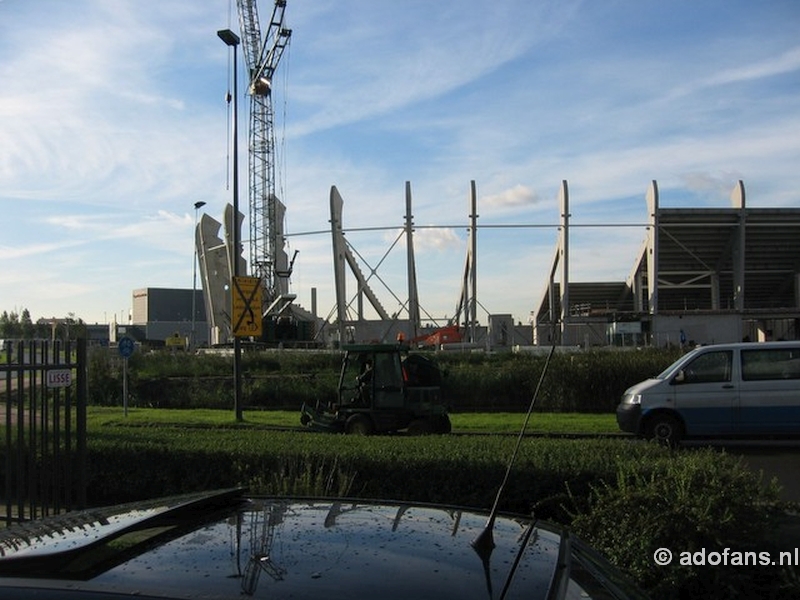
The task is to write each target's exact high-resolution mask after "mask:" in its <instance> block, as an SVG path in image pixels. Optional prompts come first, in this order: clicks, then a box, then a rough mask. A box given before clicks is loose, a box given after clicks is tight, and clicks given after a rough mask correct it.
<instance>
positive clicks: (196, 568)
mask: <svg viewBox="0 0 800 600" xmlns="http://www.w3.org/2000/svg"><path fill="white" fill-rule="evenodd" d="M486 521H487V515H486V514H485V513H483V512H481V511H475V510H471V509H466V508H459V507H455V506H443V505H428V504H419V503H392V502H381V501H369V500H361V499H315V498H277V497H247V496H246V495H245V494H244V493H243V491H242V490H223V491H221V492H216V493H211V494H199V495H192V496H181V497H175V498H170V499H162V500H158V501H151V502H146V503H137V504H128V505H122V506H119V507H112V508H108V509H93V510H89V511H84V512H81V513H73V514H68V515H63V516H61V517H55V518H51V519H45V520H42V521H40V522H36V523H35V524H34V523H29V524H27V525H24V526H15V527H11V528H9V529H7V530H4V531H2V532H0V554H2V557H0V598H2V597H3V589H4V586H6V587H7V586H14V585H19V586H23V587H25V586H27V587H31V586H44V587H50V588H52V587H53V586H54V585H55V583H54V582H55V581H57V580H58V581H68V582H69V584H68V585H65V586H63V587H62V588H61V589H62V591H63V590H72V591H73V592H77V591H84V592H88V591H90V590H92V591H98V590H99V591H104V592H109V590H111V591H114V592H119V593H126V594H129V593H132V592H133V591H135V592H136V593H137V594H140V595H142V596H147V595H150V596H153V597H170V598H171V597H186V595H187V594H189V595H190V596H192V597H203V598H238V597H240V595H241V594H246V595H250V596H253V597H265V598H266V597H269V598H276V597H298V598H320V599H322V598H324V599H325V600H335V599H337V598H371V597H380V598H381V600H390V599H392V598H408V597H415V598H416V597H436V598H438V599H439V600H446V599H447V598H458V599H459V600H462V599H469V598H487V597H488V598H493V597H497V595H498V594H499V593H500V592H501V590H503V591H504V593H507V597H508V598H512V597H526V598H547V597H551V596H550V594H551V592H552V591H554V590H566V589H567V587H568V585H573V586H575V585H579V586H580V585H581V584H580V582H579V581H578V580H576V579H575V577H574V573H575V572H580V571H581V569H583V570H584V571H586V572H587V573H591V572H592V571H596V570H598V569H600V570H601V571H602V572H603V573H604V575H603V577H602V578H601V579H603V580H604V581H605V582H606V584H604V585H606V587H608V588H610V589H611V590H617V592H616V593H617V595H606V596H603V597H612V598H613V597H620V598H627V597H637V596H636V595H635V594H636V592H635V590H634V591H630V590H633V589H634V588H630V589H629V588H628V587H627V583H626V581H625V579H624V578H623V577H621V576H619V575H618V572H617V571H615V570H614V569H613V567H611V566H610V565H608V564H607V563H605V561H604V559H602V558H601V557H599V555H596V553H593V552H592V551H591V549H589V548H588V547H586V546H585V545H583V544H582V543H581V542H580V541H579V540H576V539H574V538H571V537H569V536H567V535H565V534H564V532H562V531H561V530H560V529H558V528H556V527H554V526H551V525H549V524H546V523H543V522H540V521H537V520H535V519H533V518H530V517H525V516H518V515H499V516H497V518H496V519H495V520H494V527H493V529H492V542H493V545H492V546H490V548H489V550H488V552H482V551H479V550H476V549H475V548H474V547H473V543H472V542H473V541H474V540H475V539H476V538H477V537H478V536H479V534H480V533H481V531H483V530H484V526H485V525H486ZM570 564H572V565H573V567H572V569H573V577H572V578H570V576H569V573H570V569H569V568H568V565H570ZM597 565H599V567H598V566H597ZM9 577H11V578H13V579H4V578H9ZM20 578H23V579H20ZM43 580H45V581H44V582H43ZM47 580H49V583H48V581H47ZM589 580H591V581H592V582H594V584H592V585H596V584H597V578H594V577H588V576H587V579H586V581H589ZM576 581H577V583H576ZM583 588H584V589H590V588H591V585H588V584H583ZM607 593H608V592H607ZM195 594H196V595H195Z"/></svg>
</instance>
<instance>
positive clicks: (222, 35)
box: [217, 29, 243, 421]
mask: <svg viewBox="0 0 800 600" xmlns="http://www.w3.org/2000/svg"><path fill="white" fill-rule="evenodd" d="M217 36H219V39H221V40H222V41H223V42H225V45H226V46H228V47H229V48H231V49H232V50H233V240H232V245H233V248H232V251H231V255H232V257H233V261H232V262H233V273H232V277H233V278H236V277H238V276H239V245H240V242H239V140H238V131H239V127H238V126H239V90H238V87H237V80H238V77H237V71H238V68H237V61H236V54H237V47H238V46H239V41H240V40H239V36H238V35H236V34H235V33H234V32H233V31H231V30H230V29H220V30H219V31H217ZM234 289H235V286H234V285H233V281H231V286H230V290H231V294H233V290H234ZM231 325H233V323H231ZM231 333H233V331H231ZM241 365H242V345H241V342H240V340H239V338H238V337H237V336H236V335H234V336H233V390H234V392H233V396H234V398H233V410H234V413H235V415H236V420H237V421H242V420H243V418H242V369H241Z"/></svg>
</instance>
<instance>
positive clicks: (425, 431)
mask: <svg viewBox="0 0 800 600" xmlns="http://www.w3.org/2000/svg"><path fill="white" fill-rule="evenodd" d="M436 425H437V424H436V423H434V421H433V419H414V420H413V421H411V423H409V424H408V435H431V434H432V433H436Z"/></svg>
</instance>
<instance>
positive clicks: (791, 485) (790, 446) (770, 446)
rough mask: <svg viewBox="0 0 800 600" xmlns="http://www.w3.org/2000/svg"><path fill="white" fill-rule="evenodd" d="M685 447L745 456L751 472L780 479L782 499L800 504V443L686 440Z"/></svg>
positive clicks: (791, 441)
mask: <svg viewBox="0 0 800 600" xmlns="http://www.w3.org/2000/svg"><path fill="white" fill-rule="evenodd" d="M684 445H686V446H688V447H700V446H712V447H714V448H721V449H724V450H725V452H727V453H728V454H730V455H733V456H742V457H743V459H744V462H745V463H746V464H747V465H748V466H749V467H750V468H751V469H753V470H757V471H758V470H760V471H763V473H764V481H769V480H770V479H772V478H773V477H777V478H778V482H779V483H780V485H781V486H782V487H783V489H782V490H781V496H780V497H781V499H782V500H791V501H794V502H800V440H735V441H731V440H719V441H713V442H708V441H705V442H700V441H691V442H689V441H687V442H684Z"/></svg>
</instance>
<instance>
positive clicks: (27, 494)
mask: <svg viewBox="0 0 800 600" xmlns="http://www.w3.org/2000/svg"><path fill="white" fill-rule="evenodd" d="M0 353H1V356H2V358H0V377H2V379H1V380H0V407H2V413H0V424H3V423H4V425H5V426H4V428H3V435H2V440H0V444H1V445H0V449H2V455H3V460H2V462H0V465H2V468H4V473H3V476H2V478H0V481H3V482H4V494H3V496H4V497H3V501H4V502H5V522H6V524H10V523H12V522H13V521H17V520H27V519H35V518H37V517H42V516H47V515H50V514H55V513H60V512H64V511H68V510H73V509H76V508H83V507H85V505H86V398H87V369H86V365H87V360H86V340H78V341H77V342H65V343H62V342H59V341H55V342H50V341H46V340H32V341H14V342H6V344H5V348H2V349H0Z"/></svg>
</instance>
